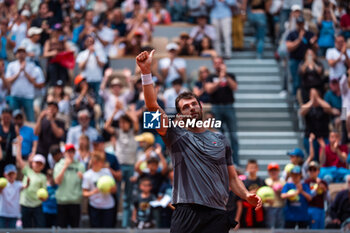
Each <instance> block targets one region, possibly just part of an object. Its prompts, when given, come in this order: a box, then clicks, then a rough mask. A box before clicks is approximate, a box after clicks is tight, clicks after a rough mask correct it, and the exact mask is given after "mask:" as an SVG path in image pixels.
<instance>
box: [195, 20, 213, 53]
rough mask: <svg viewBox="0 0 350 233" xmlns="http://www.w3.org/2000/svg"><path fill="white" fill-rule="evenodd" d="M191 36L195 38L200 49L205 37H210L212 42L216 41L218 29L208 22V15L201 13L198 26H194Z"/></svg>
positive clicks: (197, 48)
mask: <svg viewBox="0 0 350 233" xmlns="http://www.w3.org/2000/svg"><path fill="white" fill-rule="evenodd" d="M190 37H191V39H192V40H193V44H194V46H195V48H196V50H199V45H200V44H201V41H202V40H203V38H204V37H209V38H210V40H211V43H214V41H215V40H216V31H215V28H214V27H213V26H212V25H210V24H208V19H207V16H206V15H200V16H198V17H197V26H194V27H193V28H192V30H191V32H190Z"/></svg>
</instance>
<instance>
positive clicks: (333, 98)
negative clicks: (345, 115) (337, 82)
mask: <svg viewBox="0 0 350 233" xmlns="http://www.w3.org/2000/svg"><path fill="white" fill-rule="evenodd" d="M324 100H325V101H326V102H327V103H329V105H330V106H331V107H332V108H336V109H339V110H341V105H342V104H341V95H340V96H337V95H336V94H335V93H334V92H333V91H331V90H329V91H327V92H326V94H325V95H324Z"/></svg>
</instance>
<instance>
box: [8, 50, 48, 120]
mask: <svg viewBox="0 0 350 233" xmlns="http://www.w3.org/2000/svg"><path fill="white" fill-rule="evenodd" d="M16 57H17V60H16V61H13V62H11V63H9V64H8V67H7V70H6V75H5V77H6V79H7V82H8V83H9V85H10V86H11V94H10V95H11V101H10V106H11V108H12V109H20V108H21V107H23V108H24V111H25V114H26V118H27V120H28V121H30V122H34V121H35V120H34V107H33V101H34V94H35V88H40V87H43V83H44V80H43V77H42V76H41V75H38V72H36V69H35V65H34V63H31V62H26V57H27V55H26V49H25V48H24V47H19V48H18V49H17V51H16ZM38 69H40V68H38ZM23 86H25V87H26V88H25V89H24V88H23Z"/></svg>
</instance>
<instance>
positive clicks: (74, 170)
mask: <svg viewBox="0 0 350 233" xmlns="http://www.w3.org/2000/svg"><path fill="white" fill-rule="evenodd" d="M74 155H75V147H74V145H73V144H66V146H65V154H64V158H62V159H61V160H60V161H59V162H58V163H56V165H55V168H54V171H53V177H54V180H55V183H56V184H57V185H58V189H57V191H56V200H57V210H58V215H57V225H58V226H59V227H61V228H67V227H68V226H70V227H72V228H75V227H79V223H80V212H81V211H80V203H81V201H82V188H81V184H82V178H83V173H84V172H85V167H84V164H82V163H80V162H78V161H76V160H75V159H74Z"/></svg>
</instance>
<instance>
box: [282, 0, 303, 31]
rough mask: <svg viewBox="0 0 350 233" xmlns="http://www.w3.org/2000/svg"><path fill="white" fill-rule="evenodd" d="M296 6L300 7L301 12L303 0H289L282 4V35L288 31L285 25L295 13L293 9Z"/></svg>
mask: <svg viewBox="0 0 350 233" xmlns="http://www.w3.org/2000/svg"><path fill="white" fill-rule="evenodd" d="M294 5H295V6H298V7H299V10H301V8H302V6H303V0H289V1H283V2H282V7H281V13H280V35H282V34H283V33H284V31H285V30H286V29H287V27H286V26H285V24H286V22H287V21H288V19H289V17H290V14H291V12H292V11H293V9H292V8H293V6H294Z"/></svg>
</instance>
